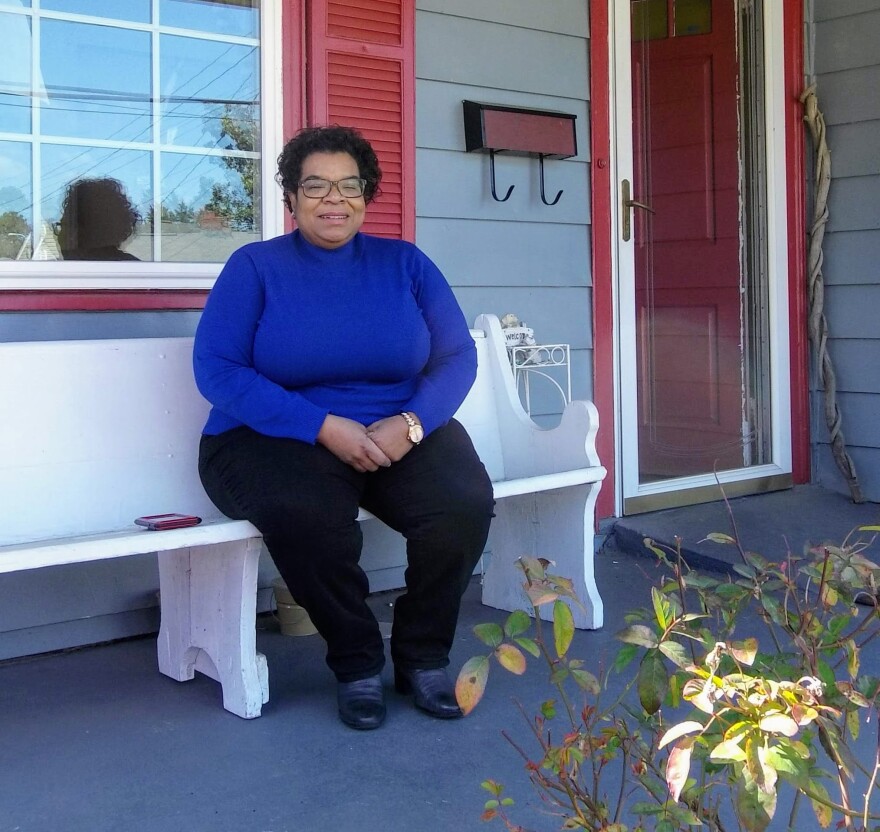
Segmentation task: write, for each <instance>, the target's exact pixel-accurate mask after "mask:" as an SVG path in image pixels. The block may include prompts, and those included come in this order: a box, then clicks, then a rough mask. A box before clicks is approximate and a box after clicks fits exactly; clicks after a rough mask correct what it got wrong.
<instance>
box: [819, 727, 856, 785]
mask: <svg viewBox="0 0 880 832" xmlns="http://www.w3.org/2000/svg"><path fill="white" fill-rule="evenodd" d="M823 723H824V725H825V729H824V730H822V729H820V730H819V741H820V742H821V744H822V747H823V748H824V749H825V750H826V751H827V752H828V756H829V757H831V759H832V760H833V761H834V762H835V763H837V765H838V766H839V767H840V770H841V771H842V772H843V773H844V774H845V775H846V776H847V778H848V779H849V780H853V779H854V775H853V771H854V770H855V769H856V768H857V764H856V761H855V758H854V757H853V753H852V751H851V750H850V747H849V746H848V745H847V744H846V743H845V742H844V741H843V740H842V739H841V738H840V736H839V735H838V733H837V726H836V725H834V724H833V723H831V722H828V721H825V720H823Z"/></svg>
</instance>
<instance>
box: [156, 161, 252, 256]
mask: <svg viewBox="0 0 880 832" xmlns="http://www.w3.org/2000/svg"><path fill="white" fill-rule="evenodd" d="M259 175H260V169H259V162H258V160H256V159H242V158H236V157H231V156H201V155H196V154H191V153H163V154H162V227H161V237H162V260H164V261H166V262H167V261H175V262H202V263H222V262H223V261H225V260H226V258H227V257H229V255H230V254H232V252H233V251H235V249H237V248H239V247H240V246H243V245H244V244H245V243H250V242H253V241H254V240H258V239H260V217H259V206H260V194H259Z"/></svg>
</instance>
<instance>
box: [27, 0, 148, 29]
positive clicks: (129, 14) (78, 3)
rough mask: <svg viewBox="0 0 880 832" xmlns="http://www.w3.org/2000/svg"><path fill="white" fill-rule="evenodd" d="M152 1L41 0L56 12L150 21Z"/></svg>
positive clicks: (41, 3) (44, 5)
mask: <svg viewBox="0 0 880 832" xmlns="http://www.w3.org/2000/svg"><path fill="white" fill-rule="evenodd" d="M150 2H151V0H124V2H123V1H122V0H40V6H42V8H43V9H51V10H52V11H56V12H68V13H72V14H88V15H91V16H93V17H113V18H115V19H116V20H131V21H134V22H137V23H149V22H150ZM28 5H30V4H28Z"/></svg>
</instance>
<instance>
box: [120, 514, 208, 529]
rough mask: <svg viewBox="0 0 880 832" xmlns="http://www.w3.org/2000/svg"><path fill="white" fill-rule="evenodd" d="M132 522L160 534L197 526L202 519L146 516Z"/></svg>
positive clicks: (166, 515)
mask: <svg viewBox="0 0 880 832" xmlns="http://www.w3.org/2000/svg"><path fill="white" fill-rule="evenodd" d="M134 522H135V523H137V524H138V525H139V526H145V527H146V528H147V529H148V530H149V531H151V532H161V531H165V530H167V529H182V528H185V527H186V526H198V525H199V523H201V522H202V518H201V517H196V516H195V515H194V514H148V515H146V516H145V517H138V518H137V519H136V520H135V521H134Z"/></svg>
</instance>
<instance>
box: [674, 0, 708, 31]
mask: <svg viewBox="0 0 880 832" xmlns="http://www.w3.org/2000/svg"><path fill="white" fill-rule="evenodd" d="M711 31H712V0H676V2H675V34H676V35H679V36H680V35H707V34H709V33H710V32H711Z"/></svg>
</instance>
